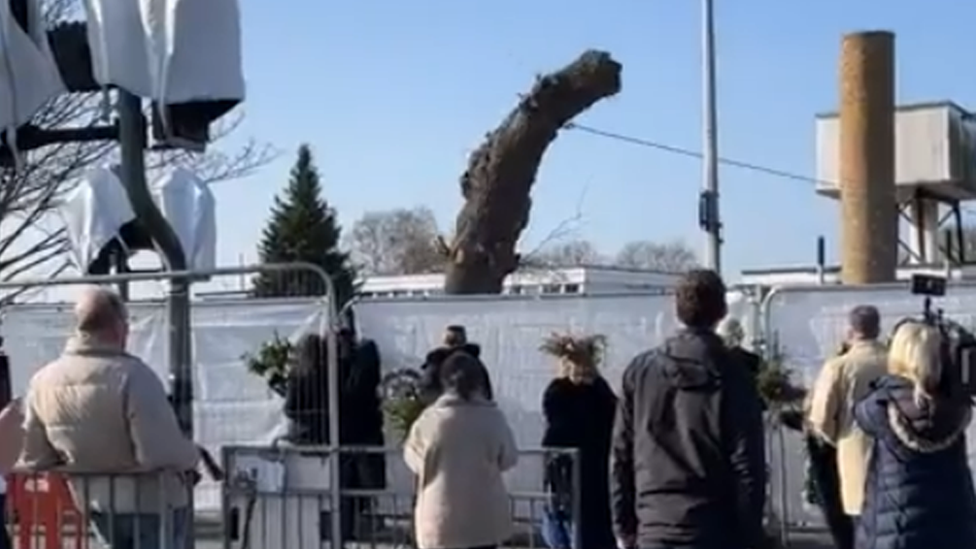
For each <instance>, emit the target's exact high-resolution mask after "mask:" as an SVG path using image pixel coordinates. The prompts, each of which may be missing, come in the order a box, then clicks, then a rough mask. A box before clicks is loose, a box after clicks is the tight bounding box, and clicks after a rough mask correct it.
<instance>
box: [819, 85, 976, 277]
mask: <svg viewBox="0 0 976 549" xmlns="http://www.w3.org/2000/svg"><path fill="white" fill-rule="evenodd" d="M839 134H840V123H839V118H838V115H837V113H830V114H821V115H818V116H817V180H818V183H817V189H816V190H817V194H820V195H822V196H828V197H830V198H834V199H840V188H839V186H838V181H840V180H841V177H840V165H839V164H840V151H839V138H840V136H839ZM894 161H895V200H896V203H897V206H896V207H897V212H898V216H899V218H900V220H902V221H903V223H904V225H907V228H908V230H907V232H902V234H905V235H906V238H904V239H900V240H899V242H898V246H899V248H900V252H901V253H900V254H899V257H900V261H899V263H900V264H901V265H905V264H908V265H936V264H941V263H943V262H944V260H945V259H946V258H947V254H946V250H945V247H946V242H945V236H944V235H945V233H946V231H947V230H948V231H951V233H952V234H954V236H953V240H955V241H956V242H959V241H960V240H956V239H961V234H960V233H961V231H962V214H961V207H960V205H961V203H962V202H963V201H966V200H976V115H974V114H973V113H970V112H968V111H966V110H965V109H963V108H962V107H960V106H959V105H956V104H955V103H952V102H949V101H943V102H938V103H918V104H911V105H899V106H898V107H896V109H895V158H894ZM954 247H955V246H954ZM954 252H955V253H954V254H953V256H952V257H948V259H949V260H950V262H951V263H952V264H954V265H960V264H964V263H967V262H974V261H976V257H969V258H967V257H959V255H960V254H959V252H958V250H954Z"/></svg>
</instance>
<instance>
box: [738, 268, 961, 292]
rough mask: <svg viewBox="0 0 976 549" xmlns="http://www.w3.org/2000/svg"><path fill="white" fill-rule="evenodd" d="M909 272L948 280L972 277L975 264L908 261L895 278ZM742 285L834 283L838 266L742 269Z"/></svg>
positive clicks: (907, 275) (905, 278)
mask: <svg viewBox="0 0 976 549" xmlns="http://www.w3.org/2000/svg"><path fill="white" fill-rule="evenodd" d="M913 274H930V275H938V276H944V277H946V278H948V279H949V280H954V281H963V280H976V266H972V265H969V266H963V267H951V268H948V269H947V268H946V267H945V265H911V266H906V267H901V268H899V269H898V272H897V275H896V276H897V278H898V280H899V281H908V280H911V278H912V275H913ZM738 282H739V283H740V284H743V285H746V286H753V285H755V286H769V287H775V286H782V285H804V286H806V285H814V284H824V285H837V284H840V283H841V280H840V267H836V266H829V267H823V268H818V267H802V266H801V267H781V268H772V269H745V270H743V271H742V272H741V276H740V278H739V280H738Z"/></svg>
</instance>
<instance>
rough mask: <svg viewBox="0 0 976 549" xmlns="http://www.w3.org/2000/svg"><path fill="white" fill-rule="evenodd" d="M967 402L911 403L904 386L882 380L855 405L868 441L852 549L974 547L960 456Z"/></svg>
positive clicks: (975, 510) (973, 505)
mask: <svg viewBox="0 0 976 549" xmlns="http://www.w3.org/2000/svg"><path fill="white" fill-rule="evenodd" d="M971 419H972V409H971V407H970V404H969V402H967V401H948V400H938V399H937V400H935V401H922V402H921V403H916V401H915V398H914V394H913V387H912V384H911V382H910V381H908V380H906V379H904V378H900V377H895V376H885V377H882V378H880V379H879V380H878V381H877V382H876V383H875V389H874V390H873V391H872V392H871V393H870V394H869V395H868V396H867V397H866V398H865V399H864V400H862V401H861V402H860V403H859V404H858V405H857V407H856V408H855V420H856V421H857V423H858V425H860V427H861V429H862V430H863V431H864V432H865V433H866V434H867V435H868V436H870V437H872V439H873V447H872V451H871V460H870V462H869V465H868V472H867V482H866V485H865V496H864V508H863V510H862V512H861V518H860V521H859V522H858V529H857V533H856V542H855V546H856V547H857V549H951V548H952V549H954V548H962V547H976V520H974V519H973V517H974V516H976V495H974V491H973V480H972V474H971V473H970V470H969V466H968V464H967V457H966V436H965V431H966V427H967V426H968V425H969V422H970V421H971Z"/></svg>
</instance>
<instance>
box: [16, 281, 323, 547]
mask: <svg viewBox="0 0 976 549" xmlns="http://www.w3.org/2000/svg"><path fill="white" fill-rule="evenodd" d="M252 275H256V276H257V278H255V279H254V280H252V282H253V284H252V289H250V290H248V291H244V292H237V293H236V294H237V295H236V296H235V295H233V294H234V292H231V294H232V295H230V296H227V295H221V294H225V293H224V292H216V293H208V292H197V293H196V299H195V300H193V301H191V300H190V294H189V291H188V290H187V283H188V282H189V283H194V284H196V285H197V287H199V283H203V282H207V281H211V282H213V281H214V279H215V278H217V277H233V278H235V279H236V280H235V282H236V283H235V284H234V285H235V286H240V285H246V282H241V281H244V280H245V279H246V278H248V277H251V276H252ZM146 282H150V283H153V282H155V283H160V282H169V283H170V286H171V290H170V291H169V292H168V293H167V296H166V297H167V300H166V306H165V309H159V305H160V301H159V299H158V298H155V299H151V300H149V301H141V302H140V301H137V302H134V303H132V304H131V305H130V314H136V315H138V314H140V312H142V313H146V312H147V311H148V310H154V311H159V312H164V314H165V316H166V317H167V320H168V325H167V326H166V328H165V329H164V330H163V331H162V334H160V335H162V338H164V339H165V340H167V341H168V343H169V344H168V346H167V347H166V348H165V349H161V352H160V353H159V356H152V357H146V356H144V357H143V358H145V359H146V361H147V362H148V363H149V364H150V365H151V366H156V368H155V369H156V370H157V373H161V372H160V368H159V366H160V365H161V364H160V363H168V364H169V368H168V372H167V374H168V375H166V374H163V375H161V377H163V378H164V379H166V378H167V377H168V378H169V380H170V385H171V388H172V393H171V395H170V396H171V398H172V401H173V405H174V408H175V411H176V414H177V417H178V418H179V419H180V422H181V425H182V426H183V428H184V430H186V431H187V432H189V433H193V416H194V411H193V405H194V404H195V403H196V401H195V399H194V390H193V389H194V388H193V381H192V380H193V379H194V378H195V374H196V372H195V371H194V368H193V366H194V364H195V360H194V358H193V356H192V355H191V345H192V339H193V338H191V334H192V333H193V332H192V327H191V324H192V321H191V319H190V316H189V313H190V312H191V309H192V306H193V305H194V304H199V303H207V304H211V303H214V302H215V301H219V300H222V301H223V302H225V303H234V304H236V305H241V304H247V305H251V306H254V305H255V302H254V301H248V300H245V299H240V297H252V296H255V295H256V296H258V297H261V296H272V297H284V298H286V299H287V298H291V299H294V298H295V297H296V296H302V295H309V294H312V295H316V294H317V295H320V296H321V297H320V298H318V299H320V303H321V307H322V315H321V323H320V329H319V330H318V331H320V332H323V333H322V334H321V335H323V336H324V344H325V347H326V350H327V353H326V356H327V363H326V366H327V378H328V381H329V383H328V387H329V391H330V398H328V402H329V407H330V410H329V411H330V413H329V423H330V427H331V429H330V431H331V433H332V437H333V440H331V442H332V444H333V445H338V439H337V437H338V431H339V429H338V425H339V409H338V401H339V398H338V391H339V388H338V387H339V383H338V380H339V377H338V365H337V355H338V352H337V349H338V343H337V336H336V331H337V328H338V325H339V323H338V318H337V308H336V302H335V299H333V296H334V295H335V293H334V287H333V283H332V281H331V279H330V278H329V276H328V275H327V273H325V271H323V270H322V268H321V267H319V266H317V265H314V264H307V263H289V264H265V265H255V266H249V267H233V268H218V269H212V270H206V271H176V272H133V273H124V274H118V275H99V276H85V277H73V278H55V279H36V280H20V281H14V282H9V281H8V282H0V292H2V293H6V294H7V297H8V298H9V297H10V295H12V294H18V295H20V294H23V293H24V292H27V291H33V290H37V289H43V288H52V287H57V286H79V285H109V284H112V285H119V286H120V293H123V295H124V294H129V293H135V292H134V290H135V289H134V288H133V287H132V286H133V285H135V284H138V283H146ZM181 292H182V293H181ZM242 294H243V295H242ZM311 299H316V298H311ZM41 308H43V307H40V306H35V305H23V306H18V305H13V306H11V305H8V306H6V307H4V308H3V309H2V311H3V316H4V319H5V320H7V322H5V323H4V334H5V335H6V336H7V337H6V342H7V349H6V350H7V353H8V354H9V355H10V356H11V360H12V364H13V373H14V375H13V378H14V379H13V384H14V390H15V391H16V392H20V391H22V390H23V389H24V388H25V386H26V382H27V380H28V379H29V378H30V377H31V374H32V373H33V372H32V371H21V369H23V368H24V365H27V368H33V369H36V368H39V367H41V366H42V365H43V364H45V363H46V362H48V361H50V360H52V359H54V358H56V356H57V354H58V353H60V351H61V349H63V341H64V339H66V338H67V337H68V336H69V335H70V327H71V323H70V321H68V320H67V318H68V312H67V311H61V312H60V315H61V317H60V320H58V321H57V322H54V323H48V324H46V325H44V329H38V330H36V331H35V333H24V332H23V331H21V332H18V333H16V334H13V333H11V332H17V330H18V329H21V330H22V328H23V326H24V325H25V323H22V322H11V321H10V319H11V318H13V317H14V316H15V315H21V316H20V317H19V318H21V319H23V318H25V317H30V316H31V315H35V314H37V313H38V310H39V309H41ZM175 309H181V310H184V311H185V312H186V315H183V314H182V313H181V314H175V315H174V310H175ZM201 310H203V308H201ZM147 316H148V315H147ZM26 324H29V323H26ZM52 324H53V325H54V326H58V325H59V324H60V325H61V326H63V327H64V332H63V333H58V334H57V335H52V329H51V328H52V327H53V326H52ZM34 326H35V327H38V324H34ZM264 328H267V330H265V331H269V330H272V333H268V334H265V335H264V337H270V336H272V335H273V334H274V335H277V334H276V333H275V332H276V331H277V329H278V328H279V327H278V326H264ZM306 328H307V327H306ZM288 335H290V334H285V337H287V336H288ZM138 337H139V334H138V330H133V333H132V334H131V335H130V345H131V342H132V341H133V340H134V339H138ZM225 337H226V336H225ZM259 337H261V336H259ZM242 339H243V340H245V341H247V342H249V343H253V344H260V343H262V341H260V340H258V341H254V339H255V338H253V337H251V338H242ZM39 342H40V343H39ZM204 343H205V342H204ZM246 350H247V351H249V352H253V351H256V350H257V349H246ZM136 354H139V353H138V352H137V353H136ZM240 359H241V357H240V355H238V356H235V357H228V359H227V360H228V361H229V362H231V363H236V364H239V363H240ZM242 370H243V368H242ZM238 440H239V439H238ZM228 442H229V441H228ZM218 449H219V448H218V447H215V446H211V447H210V450H211V451H217V450H218ZM329 474H330V476H331V477H333V478H335V479H338V478H339V470H338V464H336V467H335V469H334V470H331V471H329ZM332 497H334V498H335V501H336V503H337V502H338V498H339V495H338V494H334V495H333V496H332ZM190 508H191V509H192V508H193V505H192V499H191V505H190ZM334 521H335V528H333V530H334V531H335V532H337V533H338V525H339V522H338V521H339V518H338V516H336V517H334ZM190 527H191V528H192V525H191V526H190ZM335 541H338V538H336V540H335ZM181 549H182V548H181Z"/></svg>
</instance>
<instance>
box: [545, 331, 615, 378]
mask: <svg viewBox="0 0 976 549" xmlns="http://www.w3.org/2000/svg"><path fill="white" fill-rule="evenodd" d="M606 342H607V338H606V337H604V336H602V335H591V336H582V337H577V336H572V335H569V334H552V335H551V336H549V337H547V338H546V339H545V340H543V342H542V346H541V347H540V348H539V349H540V350H541V351H542V352H544V353H546V354H548V355H551V356H554V357H556V358H557V359H559V377H562V378H566V379H568V380H570V381H572V382H573V383H590V382H592V381H593V380H595V379H596V378H598V377H600V368H599V366H600V362H601V361H603V354H604V352H606Z"/></svg>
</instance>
